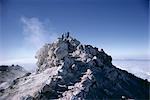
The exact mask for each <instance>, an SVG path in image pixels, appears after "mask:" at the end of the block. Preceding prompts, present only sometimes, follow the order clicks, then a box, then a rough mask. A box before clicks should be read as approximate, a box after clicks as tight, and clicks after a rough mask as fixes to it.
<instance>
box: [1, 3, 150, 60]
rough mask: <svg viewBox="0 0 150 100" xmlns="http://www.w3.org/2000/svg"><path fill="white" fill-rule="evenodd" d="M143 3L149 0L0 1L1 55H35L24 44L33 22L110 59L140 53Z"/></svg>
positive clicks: (144, 38) (144, 48) (144, 46)
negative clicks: (91, 48)
mask: <svg viewBox="0 0 150 100" xmlns="http://www.w3.org/2000/svg"><path fill="white" fill-rule="evenodd" d="M148 4H149V1H148V0H0V17H1V19H0V23H1V24H0V27H1V31H0V43H1V45H0V60H8V59H21V58H30V57H31V58H32V57H33V55H35V52H36V51H37V49H36V47H35V48H34V46H31V45H32V43H31V45H30V46H27V43H26V42H28V39H27V40H26V38H30V39H31V37H32V35H31V34H32V31H31V30H27V29H29V27H30V25H33V24H34V25H35V26H36V25H38V28H39V27H40V28H41V27H44V28H42V31H40V32H43V30H46V32H45V31H44V32H45V33H46V34H50V35H47V36H52V33H51V32H53V33H56V34H61V33H62V32H67V31H70V32H71V33H72V35H73V36H74V37H76V38H77V39H78V40H80V41H81V42H82V43H84V44H91V45H94V46H97V47H99V48H103V49H104V50H105V51H106V52H107V53H108V54H110V55H112V56H113V58H124V57H127V58H145V57H146V56H147V55H148V40H149V38H148V36H149V34H148V12H149V11H148V7H149V5H148ZM31 21H33V23H32V22H31ZM34 21H35V22H34ZM41 23H42V24H41ZM43 23H44V24H43ZM26 28H27V29H26ZM26 30H27V31H26ZM39 30H40V29H38V31H39ZM27 32H31V34H30V33H27ZM29 34H30V35H29ZM33 34H36V33H34V32H33ZM27 35H29V36H27ZM37 37H38V36H37ZM53 37H55V36H52V37H49V39H50V38H53ZM43 39H48V37H47V38H43ZM47 41H48V40H47ZM32 42H33V41H32ZM34 42H36V41H34ZM28 44H29V43H28ZM40 46H41V45H40Z"/></svg>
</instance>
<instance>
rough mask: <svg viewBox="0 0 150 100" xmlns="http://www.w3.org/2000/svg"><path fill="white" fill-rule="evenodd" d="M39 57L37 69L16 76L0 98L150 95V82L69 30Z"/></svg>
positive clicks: (46, 99)
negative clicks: (124, 68)
mask: <svg viewBox="0 0 150 100" xmlns="http://www.w3.org/2000/svg"><path fill="white" fill-rule="evenodd" d="M36 58H37V60H38V61H37V66H38V69H37V71H36V72H35V73H32V74H31V75H27V76H24V77H20V78H18V79H15V80H14V81H13V82H12V84H11V85H10V86H8V87H6V88H5V89H4V90H1V91H0V100H51V99H59V100H84V99H90V100H101V99H102V100H103V99H106V100H108V99H121V98H122V97H123V98H131V99H148V98H149V85H150V83H149V82H148V81H146V80H143V79H140V78H138V77H135V76H134V75H132V74H130V73H128V72H127V71H124V70H121V69H118V68H116V67H115V66H114V65H113V64H112V63H111V61H112V58H111V56H109V55H107V54H106V53H105V52H104V50H103V49H101V51H99V50H98V48H96V47H92V46H90V45H83V44H81V43H80V42H79V41H78V40H76V39H74V38H72V37H70V36H69V33H67V34H65V35H62V37H61V38H58V40H57V41H56V42H54V43H51V44H45V45H44V46H43V47H42V48H41V49H40V50H39V51H38V52H37V54H36ZM2 85H3V86H5V85H7V84H6V83H4V84H2Z"/></svg>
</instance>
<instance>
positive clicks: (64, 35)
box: [62, 32, 70, 39]
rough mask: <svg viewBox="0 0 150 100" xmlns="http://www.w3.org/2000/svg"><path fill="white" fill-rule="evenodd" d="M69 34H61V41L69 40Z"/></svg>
mask: <svg viewBox="0 0 150 100" xmlns="http://www.w3.org/2000/svg"><path fill="white" fill-rule="evenodd" d="M69 34H70V33H69V32H67V33H64V34H62V39H64V38H69Z"/></svg>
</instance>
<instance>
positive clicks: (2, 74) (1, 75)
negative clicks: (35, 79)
mask: <svg viewBox="0 0 150 100" xmlns="http://www.w3.org/2000/svg"><path fill="white" fill-rule="evenodd" d="M27 73H28V72H27V71H26V70H25V69H23V68H22V67H21V66H19V65H11V66H7V65H1V66H0V91H1V90H4V89H5V88H7V87H8V86H9V85H10V84H11V83H12V82H13V80H15V79H17V78H19V77H22V76H24V75H26V74H27Z"/></svg>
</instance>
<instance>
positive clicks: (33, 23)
mask: <svg viewBox="0 0 150 100" xmlns="http://www.w3.org/2000/svg"><path fill="white" fill-rule="evenodd" d="M21 22H22V24H23V35H24V42H25V44H26V45H28V46H31V47H33V48H39V47H41V46H42V45H43V44H44V43H47V42H48V43H49V42H52V41H54V40H55V39H56V38H57V34H56V33H54V32H53V30H52V27H51V26H50V24H49V23H48V24H47V23H46V22H42V21H40V20H39V19H38V18H36V17H32V18H27V17H21Z"/></svg>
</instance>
